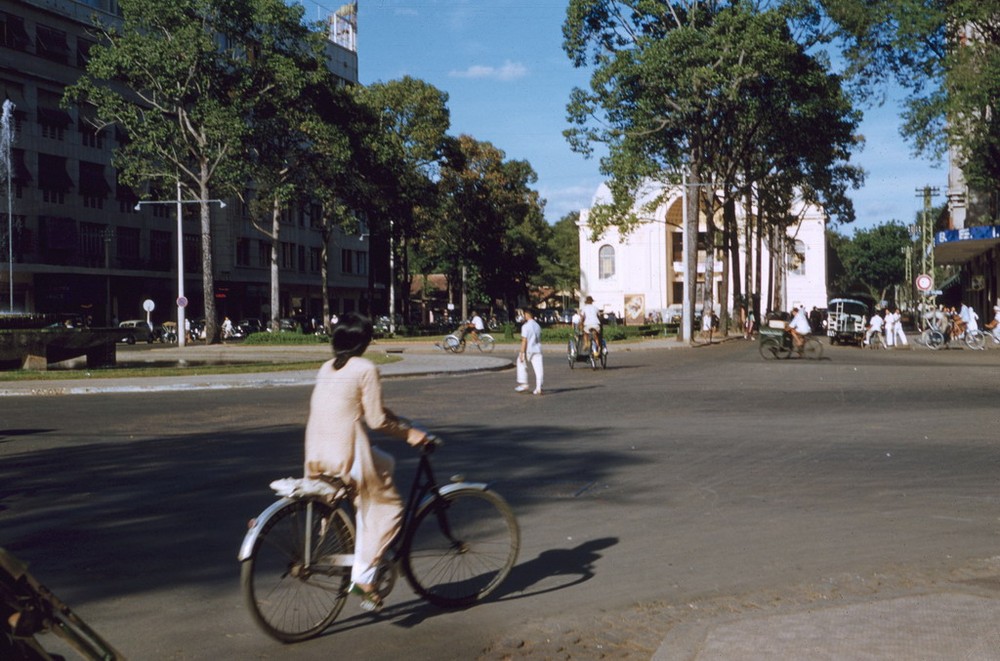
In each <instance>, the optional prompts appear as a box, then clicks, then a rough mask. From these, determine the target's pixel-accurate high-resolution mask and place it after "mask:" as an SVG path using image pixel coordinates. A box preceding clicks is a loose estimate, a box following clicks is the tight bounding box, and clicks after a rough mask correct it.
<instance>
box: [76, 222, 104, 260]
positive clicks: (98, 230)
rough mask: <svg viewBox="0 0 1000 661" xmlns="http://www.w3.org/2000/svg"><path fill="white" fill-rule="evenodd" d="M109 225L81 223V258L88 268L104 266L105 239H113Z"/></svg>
mask: <svg viewBox="0 0 1000 661" xmlns="http://www.w3.org/2000/svg"><path fill="white" fill-rule="evenodd" d="M111 236H112V234H111V232H110V231H109V230H108V226H107V225H99V224H97V223H80V257H82V258H83V263H84V264H86V265H87V266H104V264H105V262H104V256H105V250H106V249H107V248H106V247H105V239H107V240H109V241H110V239H111Z"/></svg>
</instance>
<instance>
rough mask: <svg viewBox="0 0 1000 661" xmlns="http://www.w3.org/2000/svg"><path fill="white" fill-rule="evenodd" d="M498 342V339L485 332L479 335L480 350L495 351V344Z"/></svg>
mask: <svg viewBox="0 0 1000 661" xmlns="http://www.w3.org/2000/svg"><path fill="white" fill-rule="evenodd" d="M495 344H496V340H494V339H493V336H492V335H486V334H485V333H484V334H482V335H480V336H479V350H480V351H485V352H486V353H490V352H491V351H493V345H495Z"/></svg>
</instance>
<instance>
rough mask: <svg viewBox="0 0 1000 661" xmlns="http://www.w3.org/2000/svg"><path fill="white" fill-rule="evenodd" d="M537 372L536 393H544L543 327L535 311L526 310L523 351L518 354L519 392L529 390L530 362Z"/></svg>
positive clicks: (522, 332) (522, 329)
mask: <svg viewBox="0 0 1000 661" xmlns="http://www.w3.org/2000/svg"><path fill="white" fill-rule="evenodd" d="M529 362H530V363H531V370H532V371H533V372H534V373H535V390H534V391H533V392H534V394H536V395H541V394H542V381H543V380H544V378H545V368H544V366H543V365H542V327H541V326H539V325H538V322H537V321H535V313H534V312H532V311H531V310H525V311H524V324H522V325H521V351H520V352H519V353H518V354H517V363H516V366H517V370H516V371H517V387H516V388H514V390H516V391H517V392H527V390H528V363H529Z"/></svg>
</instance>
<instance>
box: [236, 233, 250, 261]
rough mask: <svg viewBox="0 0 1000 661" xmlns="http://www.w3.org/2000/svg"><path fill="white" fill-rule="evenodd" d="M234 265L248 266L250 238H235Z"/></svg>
mask: <svg viewBox="0 0 1000 661" xmlns="http://www.w3.org/2000/svg"><path fill="white" fill-rule="evenodd" d="M236 266H250V239H247V238H239V239H236Z"/></svg>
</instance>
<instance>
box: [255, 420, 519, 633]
mask: <svg viewBox="0 0 1000 661" xmlns="http://www.w3.org/2000/svg"><path fill="white" fill-rule="evenodd" d="M439 445H441V441H440V440H439V439H437V438H435V437H431V438H430V440H429V441H428V442H427V443H425V444H424V445H423V446H421V451H420V462H419V464H418V466H417V471H416V477H415V479H414V482H413V486H412V487H411V489H410V496H409V499H408V501H407V503H406V507H405V509H404V511H403V524H402V529H401V531H400V534H399V535H398V536H397V537H396V540H395V541H394V542H393V545H392V548H391V549H390V550H389V552H387V553H386V555H385V558H384V559H383V564H382V566H381V567H380V568H379V571H378V580H377V581H376V583H377V586H378V587H377V589H378V593H379V595H380V596H381V597H382V598H383V599H384V598H385V597H386V596H387V595H388V594H389V592H390V591H391V590H392V588H393V586H394V585H395V582H396V577H397V575H398V573H399V567H400V566H402V570H403V573H404V574H405V576H406V578H407V580H408V582H409V583H410V585H411V586H412V587H413V590H414V591H415V592H416V593H417V594H418V595H420V596H421V597H423V598H424V599H426V600H427V601H429V602H430V603H432V604H435V605H437V606H442V607H459V606H467V605H470V604H473V603H475V602H477V601H480V600H482V599H483V598H485V597H486V596H487V595H489V594H490V593H491V592H493V591H494V590H496V588H497V586H499V585H500V583H502V582H503V580H504V579H505V578H507V575H508V574H509V573H510V570H511V568H512V567H513V566H514V562H515V561H516V560H517V554H518V551H519V550H520V547H521V536H520V531H519V529H518V525H517V519H516V518H515V517H514V513H513V511H512V510H511V509H510V506H509V505H508V504H507V502H506V501H505V500H504V499H503V498H502V497H500V495H499V494H497V493H496V492H495V491H493V490H492V489H490V488H489V486H487V485H486V484H481V483H474V482H466V481H464V478H462V477H461V476H456V477H454V478H452V483H450V484H447V485H443V486H442V485H440V484H438V482H437V480H436V479H435V478H434V472H433V471H432V469H431V463H430V454H431V453H432V452H433V451H434V449H435V448H436V447H438V446H439ZM271 486H272V488H275V490H276V491H277V492H278V493H279V494H281V495H283V496H284V497H283V498H281V499H280V500H278V501H277V502H275V503H274V504H272V505H271V506H270V507H268V508H267V509H266V510H264V512H263V513H261V515H260V516H258V517H257V518H256V519H253V520H251V522H250V530H249V531H248V532H247V534H246V536H245V537H244V539H243V544H242V545H241V547H240V554H239V559H240V562H241V563H242V568H241V582H242V587H243V595H244V597H245V599H246V603H247V606H248V607H249V609H250V614H251V615H252V617H253V619H254V621H255V622H256V623H257V624H258V625H259V626H260V627H261V629H263V630H264V631H265V632H266V633H267V634H268V635H270V636H272V637H274V638H276V639H277V640H280V641H282V642H296V641H301V640H306V639H308V638H312V637H314V636H316V635H318V634H320V633H321V632H322V631H323V630H324V629H326V628H327V627H329V626H330V625H331V624H332V623H333V621H334V620H335V619H337V616H338V615H339V614H340V611H341V609H342V608H343V607H344V602H345V601H346V600H347V594H348V589H349V586H350V576H351V566H352V565H353V564H354V517H353V512H352V509H351V503H352V502H353V500H354V494H353V493H351V491H350V489H348V487H347V486H346V485H345V484H344V483H343V482H342V481H341V480H339V479H337V478H330V479H325V478H324V479H323V480H310V479H302V480H293V479H291V478H289V479H288V480H278V481H277V482H274V483H272V485H271Z"/></svg>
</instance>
